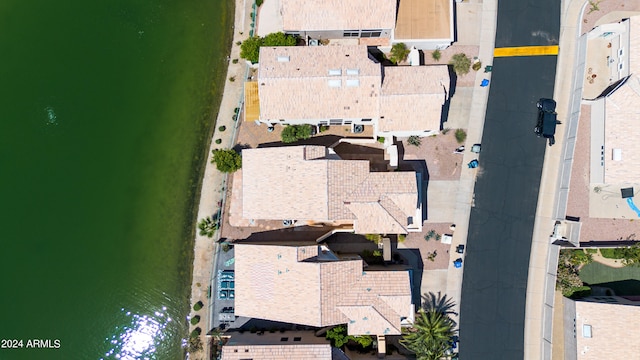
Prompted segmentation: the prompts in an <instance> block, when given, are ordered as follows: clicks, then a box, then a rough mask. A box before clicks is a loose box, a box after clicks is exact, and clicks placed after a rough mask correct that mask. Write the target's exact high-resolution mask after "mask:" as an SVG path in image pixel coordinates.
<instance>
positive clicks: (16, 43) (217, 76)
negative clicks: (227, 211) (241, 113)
mask: <svg viewBox="0 0 640 360" xmlns="http://www.w3.org/2000/svg"><path fill="white" fill-rule="evenodd" d="M232 12H233V3H232V1H223V0H193V1H179V0H157V1H153V0H113V1H97V2H86V1H82V2H81V1H78V0H67V1H57V2H54V1H45V0H3V1H2V2H1V3H0V54H1V55H0V84H1V86H0V174H1V176H0V202H1V204H2V210H1V213H0V215H1V216H0V219H1V221H0V239H1V242H0V243H1V244H2V249H0V276H1V280H2V290H1V291H0V339H17V340H22V341H23V347H22V348H20V349H0V359H115V358H118V357H119V358H123V359H138V358H140V359H142V358H149V359H179V358H181V357H182V356H183V349H182V347H181V344H182V341H183V340H182V339H183V338H185V337H186V336H187V329H188V327H187V323H186V316H187V314H188V311H189V308H188V307H189V304H188V300H189V291H190V281H191V279H190V276H191V263H192V256H193V254H192V239H193V222H194V220H195V214H194V199H195V198H196V197H197V195H198V194H197V191H198V186H199V185H198V184H199V180H200V179H199V177H200V171H201V168H202V166H203V163H204V161H205V160H204V157H205V155H206V146H207V143H208V141H209V136H210V133H211V129H212V125H213V124H212V121H211V119H212V116H211V115H212V112H214V111H215V108H216V106H217V105H215V104H216V103H217V101H219V96H220V93H219V90H218V89H219V88H221V84H223V81H224V76H225V71H226V62H225V59H226V56H227V52H228V48H229V45H230V40H229V38H230V36H231V25H230V23H231V21H232V19H231V18H230V17H231V15H232ZM31 339H43V340H46V339H48V340H51V343H53V341H54V340H59V343H60V346H59V348H57V349H33V348H31V349H27V348H26V347H27V341H28V340H31Z"/></svg>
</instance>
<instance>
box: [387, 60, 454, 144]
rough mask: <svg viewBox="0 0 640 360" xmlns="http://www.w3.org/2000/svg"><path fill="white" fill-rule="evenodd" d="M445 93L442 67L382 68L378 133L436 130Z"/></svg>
mask: <svg viewBox="0 0 640 360" xmlns="http://www.w3.org/2000/svg"><path fill="white" fill-rule="evenodd" d="M448 93H449V70H448V68H447V66H446V65H429V66H396V67H386V68H384V80H383V82H382V89H381V97H380V121H379V122H378V131H381V132H386V131H420V130H422V131H427V130H432V131H438V130H440V117H441V114H442V105H444V103H445V101H446V100H447V95H446V94H448Z"/></svg>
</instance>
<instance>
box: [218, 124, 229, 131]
mask: <svg viewBox="0 0 640 360" xmlns="http://www.w3.org/2000/svg"><path fill="white" fill-rule="evenodd" d="M225 130H227V127H226V126H224V125H222V126H220V127H219V128H218V131H225Z"/></svg>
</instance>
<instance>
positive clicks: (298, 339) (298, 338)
mask: <svg viewBox="0 0 640 360" xmlns="http://www.w3.org/2000/svg"><path fill="white" fill-rule="evenodd" d="M293 341H302V338H301V337H294V338H293Z"/></svg>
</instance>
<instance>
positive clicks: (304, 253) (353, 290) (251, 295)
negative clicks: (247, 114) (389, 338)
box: [235, 242, 415, 336]
mask: <svg viewBox="0 0 640 360" xmlns="http://www.w3.org/2000/svg"><path fill="white" fill-rule="evenodd" d="M235 259H236V262H235V290H236V298H235V313H236V315H240V316H246V317H251V318H260V319H267V320H272V321H281V322H288V323H294V324H302V325H307V326H314V327H324V326H332V325H339V324H346V325H347V332H348V334H349V335H382V336H384V335H400V334H401V331H402V327H403V326H405V325H407V326H408V325H409V324H410V323H411V322H412V321H413V316H414V312H415V306H414V304H412V296H411V295H412V294H411V274H410V272H409V271H408V270H407V269H397V270H380V271H374V270H370V269H368V268H365V267H364V266H365V263H364V262H363V260H362V259H360V258H359V257H350V258H341V257H340V256H338V255H337V254H335V253H333V252H332V251H331V250H330V249H329V248H328V247H326V246H324V245H311V246H286V245H261V244H260V245H259V244H251V243H245V244H243V243H242V242H239V243H236V244H235ZM385 269H387V268H385Z"/></svg>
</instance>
